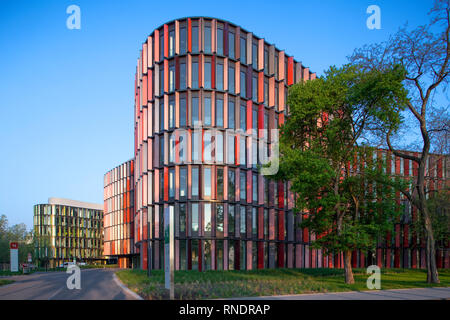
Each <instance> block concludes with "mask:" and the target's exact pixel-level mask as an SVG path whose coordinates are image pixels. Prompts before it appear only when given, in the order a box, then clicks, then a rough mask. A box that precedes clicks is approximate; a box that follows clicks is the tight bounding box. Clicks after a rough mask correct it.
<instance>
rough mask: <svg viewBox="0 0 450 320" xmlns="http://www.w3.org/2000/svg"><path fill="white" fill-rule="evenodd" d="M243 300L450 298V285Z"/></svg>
mask: <svg viewBox="0 0 450 320" xmlns="http://www.w3.org/2000/svg"><path fill="white" fill-rule="evenodd" d="M240 299H242V300H450V287H440V288H438V287H435V288H419V289H393V290H371V291H352V292H334V293H313V294H295V295H282V296H265V297H248V298H240Z"/></svg>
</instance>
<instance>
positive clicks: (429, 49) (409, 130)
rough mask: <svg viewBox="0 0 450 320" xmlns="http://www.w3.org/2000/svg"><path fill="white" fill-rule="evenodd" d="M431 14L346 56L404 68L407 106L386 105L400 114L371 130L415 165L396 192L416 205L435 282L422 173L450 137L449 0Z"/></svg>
mask: <svg viewBox="0 0 450 320" xmlns="http://www.w3.org/2000/svg"><path fill="white" fill-rule="evenodd" d="M430 15H431V20H430V23H428V24H427V25H424V26H419V27H417V28H415V29H413V30H408V29H407V27H406V26H405V27H403V28H401V29H400V30H399V31H398V32H397V33H396V34H394V35H392V36H391V37H390V38H389V39H388V40H387V41H385V42H382V43H377V44H372V45H367V46H364V47H363V48H360V49H357V50H355V52H354V53H353V55H352V56H351V57H350V61H351V63H352V64H354V65H357V66H358V67H360V68H364V69H365V70H372V71H374V70H376V71H379V72H383V70H388V69H390V68H392V67H393V66H395V65H398V64H400V65H401V66H402V67H403V68H404V70H405V71H406V74H405V79H404V80H405V81H404V84H405V86H406V88H407V89H408V99H407V103H406V109H405V108H404V106H403V104H399V105H392V106H391V107H392V109H390V110H387V111H388V112H389V113H392V112H394V113H401V115H402V117H401V118H400V123H398V119H394V120H395V121H393V119H391V118H390V117H389V114H388V113H385V112H381V113H380V114H379V119H378V122H377V124H376V126H374V127H373V128H374V129H377V130H374V131H373V132H372V137H373V138H374V139H372V141H373V143H377V144H383V145H384V146H385V147H386V148H389V150H390V151H391V152H392V153H393V154H394V155H395V156H397V157H400V158H403V159H405V160H411V161H413V162H415V163H416V164H417V165H418V174H417V177H416V179H415V181H414V183H413V186H412V188H410V187H407V188H402V189H400V192H402V193H403V194H404V195H405V197H407V198H408V200H409V201H410V203H411V204H412V205H414V206H415V207H416V208H417V209H418V211H419V214H420V216H421V219H420V221H422V223H423V228H424V230H425V235H426V263H427V282H428V283H439V275H438V270H437V267H436V254H435V239H434V232H433V223H432V217H431V213H430V210H429V208H428V204H427V197H426V194H427V189H426V179H425V176H426V175H427V172H426V171H427V163H428V160H429V155H430V151H431V150H432V148H433V147H434V146H435V142H439V141H440V140H441V139H442V138H443V137H444V138H445V139H448V133H449V130H450V127H449V121H448V119H449V113H448V99H447V102H446V103H447V105H443V103H442V102H441V101H440V100H439V99H436V98H437V97H438V96H439V94H440V93H443V92H445V91H446V89H448V84H449V81H450V1H449V0H436V1H435V4H434V6H433V8H432V9H431V11H430ZM442 96H444V95H442ZM444 98H445V97H444ZM444 104H445V103H444ZM411 138H415V139H414V142H413V143H410V144H409V145H408V144H407V143H405V141H408V142H409V141H411ZM447 145H448V140H447ZM408 149H409V150H411V149H414V150H416V151H417V152H419V155H418V156H415V155H412V154H410V153H406V152H404V151H403V150H408Z"/></svg>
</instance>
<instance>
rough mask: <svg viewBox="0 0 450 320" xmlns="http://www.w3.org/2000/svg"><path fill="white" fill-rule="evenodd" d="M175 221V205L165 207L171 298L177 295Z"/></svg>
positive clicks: (167, 285) (166, 265)
mask: <svg viewBox="0 0 450 320" xmlns="http://www.w3.org/2000/svg"><path fill="white" fill-rule="evenodd" d="M173 228H174V221H173V206H169V207H167V208H164V275H165V288H166V289H169V291H170V299H171V300H173V299H174V297H175V289H174V279H173V277H174V253H175V252H174V251H175V250H174V249H175V247H174V230H173Z"/></svg>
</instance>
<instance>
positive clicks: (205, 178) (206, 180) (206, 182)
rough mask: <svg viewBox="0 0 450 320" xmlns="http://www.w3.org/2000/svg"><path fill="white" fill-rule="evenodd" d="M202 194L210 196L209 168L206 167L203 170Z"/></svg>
mask: <svg viewBox="0 0 450 320" xmlns="http://www.w3.org/2000/svg"><path fill="white" fill-rule="evenodd" d="M203 187H204V188H203V196H204V197H211V168H209V167H206V168H204V171H203Z"/></svg>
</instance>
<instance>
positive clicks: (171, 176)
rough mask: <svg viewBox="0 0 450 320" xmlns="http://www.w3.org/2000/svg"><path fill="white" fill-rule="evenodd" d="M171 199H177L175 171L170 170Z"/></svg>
mask: <svg viewBox="0 0 450 320" xmlns="http://www.w3.org/2000/svg"><path fill="white" fill-rule="evenodd" d="M169 198H170V199H173V198H175V169H174V168H171V169H169Z"/></svg>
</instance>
